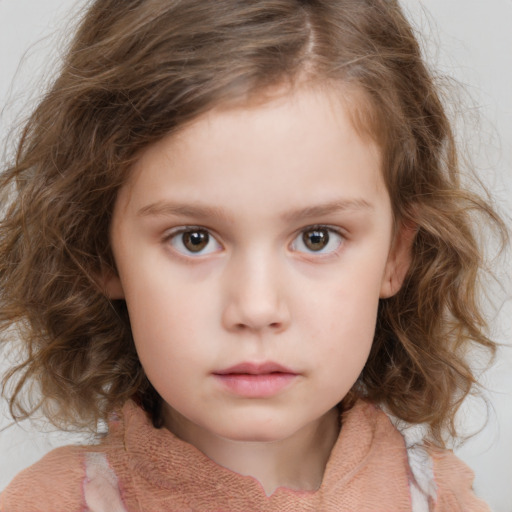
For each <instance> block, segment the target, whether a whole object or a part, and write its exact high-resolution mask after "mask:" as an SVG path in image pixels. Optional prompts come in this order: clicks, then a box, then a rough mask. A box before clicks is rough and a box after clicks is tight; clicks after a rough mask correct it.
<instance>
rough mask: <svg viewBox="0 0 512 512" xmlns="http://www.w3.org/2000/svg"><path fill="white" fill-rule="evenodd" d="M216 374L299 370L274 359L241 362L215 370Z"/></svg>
mask: <svg viewBox="0 0 512 512" xmlns="http://www.w3.org/2000/svg"><path fill="white" fill-rule="evenodd" d="M214 373H215V374H216V375H228V374H232V373H239V374H249V375H264V374H268V373H291V374H296V373H297V372H295V371H293V370H290V368H286V367H285V366H283V365H280V364H278V363H274V362H272V361H269V362H265V363H251V362H245V363H239V364H235V365H234V366H230V367H229V368H226V369H224V370H219V371H216V372H214Z"/></svg>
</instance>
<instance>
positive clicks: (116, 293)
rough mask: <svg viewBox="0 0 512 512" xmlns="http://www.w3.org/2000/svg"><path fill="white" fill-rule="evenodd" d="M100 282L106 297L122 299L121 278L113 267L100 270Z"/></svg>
mask: <svg viewBox="0 0 512 512" xmlns="http://www.w3.org/2000/svg"><path fill="white" fill-rule="evenodd" d="M100 283H101V285H102V288H103V291H104V293H105V295H106V296H107V298H109V299H112V300H116V299H124V290H123V285H122V283H121V279H119V276H118V275H117V272H115V271H114V270H113V269H108V270H104V271H102V274H101V276H100Z"/></svg>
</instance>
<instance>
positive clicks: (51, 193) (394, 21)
mask: <svg viewBox="0 0 512 512" xmlns="http://www.w3.org/2000/svg"><path fill="white" fill-rule="evenodd" d="M303 80H307V81H310V82H313V83H319V84H322V83H329V84H332V85H333V86H334V87H339V91H340V95H342V94H345V95H347V94H348V96H350V94H351V93H350V91H356V94H353V101H351V102H349V103H350V105H351V113H352V117H353V119H354V123H355V125H356V126H357V127H359V128H360V129H361V130H363V131H365V132H366V133H367V134H369V135H370V136H371V137H373V138H374V140H376V141H377V142H378V143H379V145H380V148H381V150H382V153H383V157H384V165H383V175H384V178H385V182H386V185H387V188H388V191H389V194H390V197H391V202H392V205H393V211H394V216H395V222H396V224H397V225H399V224H400V223H409V224H411V225H415V226H417V234H416V238H415V241H414V244H413V249H412V250H413V261H412V265H411V268H410V270H409V273H408V275H407V278H406V280H405V283H404V285H403V287H402V289H401V291H400V292H399V293H398V294H397V295H396V296H394V297H391V298H389V299H385V300H382V301H381V304H380V308H379V313H378V319H377V328H376V332H375V341H374V344H373V348H372V350H371V354H370V357H369V359H368V362H367V364H366V366H365V368H364V370H363V372H362V374H361V376H360V379H359V381H358V384H357V386H356V387H354V389H353V391H352V393H351V396H352V397H354V396H359V395H361V394H362V395H364V396H365V397H366V398H367V399H369V400H371V401H374V402H378V403H381V404H384V405H385V406H386V407H387V408H388V409H389V410H390V411H391V412H392V413H393V414H394V415H396V416H397V417H399V418H401V419H403V420H406V421H408V422H412V423H422V422H426V423H427V424H429V425H430V433H431V437H432V439H433V440H434V441H435V442H437V443H438V444H439V445H443V432H445V431H446V430H448V431H449V432H450V433H452V434H453V435H454V434H455V430H454V414H455V411H456V410H457V408H458V406H459V405H460V403H461V401H462V400H463V398H464V397H465V396H466V395H467V394H468V393H469V392H470V390H471V388H472V386H473V384H475V378H474V376H473V374H472V372H471V369H470V367H469V366H468V363H467V362H466V361H465V359H464V356H465V352H466V350H467V347H468V346H469V345H470V344H476V345H480V346H483V347H485V348H487V349H490V350H491V351H493V350H494V343H493V342H492V341H491V340H490V339H489V338H488V337H487V336H486V334H485V321H484V318H483V317H482V315H481V312H480V307H479V304H478V297H479V291H478V290H479V289H478V284H479V275H480V271H481V270H482V268H483V265H484V261H483V257H482V250H481V248H480V247H479V244H478V241H477V238H478V237H477V232H476V230H477V228H476V227H477V225H478V223H479V222H480V223H481V222H489V223H490V224H494V226H495V227H497V229H498V232H499V233H501V235H502V236H503V237H505V230H504V229H505V228H504V227H503V224H502V223H501V221H500V219H499V217H498V216H497V215H496V214H495V213H494V211H493V209H492V208H491V206H490V205H489V204H488V203H487V202H486V201H485V200H483V199H481V198H479V197H478V196H476V195H474V194H473V193H471V192H469V191H467V190H464V189H463V188H462V187H461V185H460V177H459V174H460V169H459V164H458V161H457V153H456V148H455V143H454V137H453V134H452V131H451V127H450V123H449V121H448V119H447V116H446V114H445V110H444V108H443V105H442V102H441V100H440V96H439V92H438V90H437V87H436V85H435V81H434V79H433V77H432V75H431V74H430V72H429V71H428V69H427V67H426V66H425V64H424V62H423V60H422V56H421V52H420V49H419V46H418V43H417V40H416V39H415V36H414V34H413V31H412V29H411V27H410V25H409V23H408V22H407V20H406V18H405V16H404V14H403V12H402V11H401V9H400V7H399V5H398V3H397V2H396V1H393V0H244V1H240V0H236V1H235V0H216V1H215V2H209V1H206V0H96V1H94V2H92V3H91V5H90V6H89V8H88V9H87V11H86V12H85V14H84V16H83V19H82V21H81V23H80V25H79V27H78V31H77V33H76V35H75V37H74V39H73V41H72V43H71V45H70V47H69V50H68V51H67V54H66V55H65V58H64V61H63V64H62V69H61V70H60V73H59V76H58V78H57V79H56V80H55V81H54V83H53V85H52V86H51V87H50V88H49V90H48V92H47V93H46V95H45V96H44V98H43V100H42V101H41V102H40V104H39V106H38V107H37V109H36V110H35V111H34V113H33V114H32V116H31V117H30V119H29V121H28V123H27V125H26V127H25V129H24V131H23V133H22V136H21V139H20V142H19V146H18V151H17V155H16V158H15V162H13V164H12V165H10V166H9V167H8V168H7V169H5V170H4V172H3V174H2V176H1V178H0V180H1V181H0V186H1V191H2V192H1V193H2V201H3V205H4V208H5V215H4V217H3V219H2V221H1V226H0V325H1V329H2V331H3V332H4V339H7V338H8V336H9V335H11V333H12V326H16V327H17V330H18V331H19V334H20V336H21V339H22V341H23V346H24V348H25V355H26V357H25V359H24V361H23V362H21V364H19V365H18V366H17V367H16V368H14V369H12V370H11V371H10V372H9V373H8V374H7V375H6V377H5V379H4V392H5V393H6V394H7V383H8V382H10V383H11V384H13V387H12V388H11V391H10V394H9V400H10V408H11V413H12V415H13V416H14V417H15V418H23V417H26V416H28V415H30V414H31V413H32V412H33V411H34V410H35V409H38V408H43V410H44V411H45V412H46V414H47V415H48V416H49V417H50V419H52V420H53V421H54V422H64V423H67V424H70V425H82V426H83V425H86V424H93V425H94V424H95V421H97V420H98V419H101V418H105V417H106V416H107V415H108V414H109V412H110V411H112V410H113V409H115V408H117V407H119V406H121V405H122V404H123V403H124V402H125V401H126V400H128V399H130V398H136V399H137V400H138V401H139V403H141V404H142V405H143V406H144V407H145V408H146V409H147V410H149V411H150V412H151V413H152V415H153V420H154V423H155V425H157V426H158V425H160V424H161V418H160V399H159V397H158V395H157V394H156V392H155V391H154V389H153V388H152V387H151V385H150V383H149V382H148V380H147V378H146V377H145V374H144V371H143V369H142V367H141V365H140V362H139V360H138V358H137V354H136V352H135V348H134V344H133V340H132V337H131V332H130V324H129V317H128V313H127V310H126V305H125V303H124V301H110V300H109V299H108V298H107V297H106V295H105V293H104V290H103V289H102V286H101V283H100V282H99V280H98V276H99V275H101V274H102V273H104V272H105V271H109V269H110V271H112V272H115V262H114V260H113V256H112V252H111V247H110V243H109V227H110V221H111V215H112V210H113V205H114V202H115V200H116V195H117V191H118V189H119V187H120V186H121V185H122V184H123V183H124V182H125V181H126V178H127V175H128V173H129V172H130V167H131V165H132V163H133V162H134V160H135V158H136V156H137V154H138V152H139V151H140V150H141V149H143V148H145V147H147V146H148V145H149V144H151V143H153V142H155V141H158V140H159V139H161V138H162V137H164V136H166V135H168V134H171V133H173V132H176V131H177V130H178V129H179V128H180V127H182V126H183V125H184V124H185V123H188V122H190V121H191V120H194V119H196V118H197V117H198V116H200V115H201V114H204V113H205V112H207V111H209V110H211V109H212V108H214V107H218V106H219V105H220V106H222V105H223V104H226V105H227V104H232V103H233V102H239V103H240V104H244V102H248V101H250V100H251V98H258V97H262V94H263V93H265V92H266V91H270V90H272V88H273V87H274V86H279V85H283V84H290V85H291V86H293V84H295V83H298V82H299V81H303ZM340 85H341V86H340ZM476 217H478V218H479V219H480V220H479V221H478V222H477V220H476ZM30 383H37V385H38V387H39V391H40V393H39V394H38V397H39V398H38V399H33V400H31V401H30V403H28V404H27V403H25V402H24V401H23V400H22V398H21V397H22V390H23V389H24V388H25V387H26V386H27V385H29V384H30Z"/></svg>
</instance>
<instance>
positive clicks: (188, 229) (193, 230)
mask: <svg viewBox="0 0 512 512" xmlns="http://www.w3.org/2000/svg"><path fill="white" fill-rule="evenodd" d="M315 231H316V232H317V233H318V236H319V237H320V238H321V236H320V233H322V232H323V233H324V234H327V240H326V247H328V245H329V244H330V243H331V238H332V235H334V236H335V239H336V238H337V239H338V241H337V242H336V247H335V248H333V249H331V250H329V251H325V250H324V249H325V248H321V249H320V250H318V251H316V250H313V249H311V250H310V248H308V247H307V246H306V243H307V242H306V241H305V234H307V233H314V232H315ZM186 234H189V236H190V235H194V234H195V235H200V236H199V237H195V241H194V240H192V239H189V240H188V242H192V244H196V245H197V246H200V245H201V236H202V237H203V242H204V235H206V236H207V239H206V242H205V243H206V245H204V246H203V248H200V250H198V251H197V252H194V251H190V250H189V249H187V247H186V246H185V243H186V241H185V240H184V239H183V235H186ZM344 240H345V236H344V234H343V233H342V231H341V230H340V229H339V228H335V227H333V226H328V225H325V224H317V225H311V226H306V227H305V228H303V229H301V230H300V231H299V232H298V233H297V234H296V235H295V236H294V238H293V240H292V242H291V243H290V245H289V247H290V248H292V250H294V251H296V252H300V253H304V254H307V255H310V256H311V255H319V256H324V257H325V256H326V255H327V256H328V255H331V254H335V253H337V252H338V250H339V248H340V247H341V246H342V245H343V242H344ZM163 242H164V243H167V244H169V245H171V246H172V247H173V249H174V251H176V252H177V253H178V254H180V255H181V256H184V257H188V258H198V257H201V256H206V255H209V254H214V253H216V252H220V251H221V250H222V245H221V244H220V242H219V241H218V240H217V238H216V237H215V236H214V235H213V234H212V233H211V231H210V230H209V229H208V228H204V227H201V226H183V227H179V228H176V229H174V230H172V231H170V232H168V233H166V235H165V237H164V239H163ZM212 242H214V243H215V245H216V246H215V247H214V248H213V249H210V250H208V251H207V252H204V250H203V249H204V248H205V247H206V248H208V245H210V244H211V243H212ZM300 245H302V246H303V249H300V250H299V249H298V246H300ZM331 245H332V243H331Z"/></svg>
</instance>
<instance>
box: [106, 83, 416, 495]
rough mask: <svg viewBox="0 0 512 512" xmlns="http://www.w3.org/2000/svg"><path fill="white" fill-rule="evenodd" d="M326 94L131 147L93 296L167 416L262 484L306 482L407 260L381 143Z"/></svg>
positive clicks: (298, 97) (230, 112)
mask: <svg viewBox="0 0 512 512" xmlns="http://www.w3.org/2000/svg"><path fill="white" fill-rule="evenodd" d="M340 94H341V95H342V94H343V91H340V90H339V89H336V90H334V89H332V90H331V89H325V88H324V89H320V88H315V87H299V88H297V89H296V90H294V91H293V92H290V91H288V92H286V91H284V92H283V91H277V92H276V94H275V95H274V97H273V98H271V99H270V100H268V101H266V102H263V103H261V102H260V103H259V104H256V105H248V106H239V107H233V108H218V109H215V110H213V111H211V112H210V113H208V114H207V115H204V116H202V117H200V118H198V119H197V120H196V121H194V122H193V123H191V124H190V125H188V126H186V127H185V128H183V130H182V131H181V132H180V133H179V134H177V135H173V136H169V137H167V138H164V139H163V140H161V141H159V142H158V143H156V144H154V145H152V146H150V147H148V148H147V149H146V150H144V151H143V152H142V154H141V155H140V158H139V160H138V161H137V163H136V164H135V165H134V168H133V169H132V173H131V175H130V178H129V179H128V181H127V182H126V184H125V185H124V186H123V187H122V189H121V190H120V193H119V196H118V199H117V202H116V206H115V209H114V216H113V223H112V231H111V236H112V246H113V251H114V257H115V261H116V265H117V270H118V274H117V275H109V276H108V277H107V278H106V289H107V293H108V294H109V295H110V297H112V298H124V299H125V300H126V303H127V306H128V311H129V314H130V321H131V326H132V331H133V336H134V341H135V345H136V348H137V352H138V355H139V358H140V360H141V363H142V365H143V367H144V369H145V371H146V374H147V376H148V378H149V379H150V381H151V382H152V384H153V386H154V387H155V389H156V390H157V391H158V393H159V394H160V396H161V397H162V399H163V401H164V420H165V426H166V427H167V428H168V429H169V430H170V431H171V432H173V433H174V434H176V435H177V436H178V437H180V438H181V439H183V440H185V441H187V442H189V443H191V444H192V445H194V446H196V447H197V448H198V449H199V450H201V451H202V452H203V453H205V454H206V455H207V456H208V457H210V458H211V459H212V460H214V461H215V462H217V463H218V464H220V465H222V466H224V467H226V468H228V469H231V470H233V471H235V472H238V473H240V474H243V475H250V476H252V477H254V478H256V479H257V480H258V481H259V482H260V483H261V485H262V487H263V490H264V491H265V493H266V494H267V495H270V494H272V493H273V492H274V491H275V489H276V488H278V487H281V486H284V487H288V488H291V489H298V490H315V489H318V488H319V487H320V485H321V482H322V477H323V474H324V471H325V467H326V464H327V462H328V458H329V455H330V453H331V450H332V447H333V445H334V443H335V442H336V439H337V436H338V433H339V415H338V411H337V408H336V405H337V404H338V403H339V402H340V401H341V400H342V399H343V397H344V396H345V395H346V394H347V392H348V391H349V390H350V389H351V387H352V386H353V384H354V383H355V381H356V379H357V377H358V376H359V374H360V372H361V370H362V368H363V366H364V364H365V362H366V360H367V357H368V354H369V351H370V348H371V344H372V340H373V334H374V330H375V321H376V315H377V307H378V303H379V299H382V298H387V297H390V296H391V295H393V294H395V293H396V292H397V291H398V289H399V288H400V286H401V284H402V281H403V278H404V275H405V273H406V271H407V268H408V265H409V258H410V244H411V240H412V234H411V230H408V229H406V228H401V229H399V230H398V231H396V232H395V231H394V229H393V215H392V208H391V204H390V198H389V195H388V193H387V191H386V187H385V185H384V181H383V178H382V172H381V153H380V150H379V148H378V147H377V145H376V144H375V143H374V142H373V141H372V140H371V139H370V138H369V137H364V136H362V135H361V134H360V133H359V132H358V131H357V130H356V129H355V128H354V126H353V124H352V121H351V118H350V115H349V114H348V112H347V110H346V108H345V107H344V103H343V102H342V101H339V100H338V99H337V98H338V97H339V96H340ZM242 363H243V364H249V366H250V367H251V368H253V367H254V368H259V370H258V371H261V373H263V374H264V375H263V376H261V375H258V376H257V377H254V375H253V376H249V377H247V375H244V376H241V375H240V374H239V372H238V371H237V372H234V371H231V370H230V369H231V368H233V367H234V366H236V365H240V364H242ZM269 363H271V364H272V365H279V368H280V369H279V371H277V372H276V371H272V372H270V371H269V375H266V374H265V371H266V370H265V368H267V366H268V364H269ZM262 365H263V366H262ZM265 365H267V366H265ZM244 368H245V367H244ZM262 368H263V369H262ZM274 370H275V369H274ZM244 371H245V370H243V371H240V373H244ZM249 373H250V372H249ZM276 375H279V378H277V377H276ZM283 375H284V377H285V378H284V380H280V377H282V376H283ZM267 377H268V379H267ZM276 379H277V384H276ZM260 380H261V381H260ZM248 382H249V383H248Z"/></svg>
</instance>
